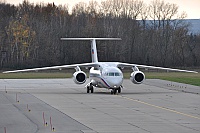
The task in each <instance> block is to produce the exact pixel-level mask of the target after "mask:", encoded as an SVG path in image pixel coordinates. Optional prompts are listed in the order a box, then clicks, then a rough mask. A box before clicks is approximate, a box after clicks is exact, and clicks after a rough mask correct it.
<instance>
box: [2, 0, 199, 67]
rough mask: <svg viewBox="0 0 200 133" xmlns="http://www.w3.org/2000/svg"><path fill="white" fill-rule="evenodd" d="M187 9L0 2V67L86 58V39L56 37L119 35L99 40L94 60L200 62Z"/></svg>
mask: <svg viewBox="0 0 200 133" xmlns="http://www.w3.org/2000/svg"><path fill="white" fill-rule="evenodd" d="M186 16H187V14H186V13H185V12H182V13H180V12H179V8H178V6H177V5H176V4H173V3H166V2H164V1H160V0H154V1H152V2H151V3H150V4H146V3H145V2H144V1H142V0H104V1H102V2H101V3H98V2H96V1H94V0H91V1H90V2H89V3H88V4H87V3H83V2H80V3H77V4H76V5H74V6H73V7H72V9H69V6H68V4H67V3H66V5H55V4H54V3H39V4H35V3H30V2H29V1H27V0H25V1H23V2H22V4H19V5H11V4H8V3H5V2H0V52H1V53H0V59H1V64H0V70H5V69H23V68H33V67H43V66H54V65H64V64H73V63H83V62H91V56H90V42H87V41H86V42H82V41H61V40H60V38H61V37H119V38H122V41H98V42H97V49H98V58H99V61H120V62H128V63H135V64H146V65H155V66H164V67H181V68H183V67H198V66H200V52H199V51H200V35H194V34H192V33H189V30H188V28H189V26H190V24H189V23H186V22H185V21H183V20H184V19H185V18H186Z"/></svg>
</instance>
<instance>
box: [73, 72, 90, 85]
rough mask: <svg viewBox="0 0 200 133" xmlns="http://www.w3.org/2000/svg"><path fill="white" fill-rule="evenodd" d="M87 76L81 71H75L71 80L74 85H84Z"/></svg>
mask: <svg viewBox="0 0 200 133" xmlns="http://www.w3.org/2000/svg"><path fill="white" fill-rule="evenodd" d="M86 79H87V76H86V74H85V73H84V72H83V71H77V72H75V73H74V74H73V80H74V82H75V83H76V84H84V83H85V82H86Z"/></svg>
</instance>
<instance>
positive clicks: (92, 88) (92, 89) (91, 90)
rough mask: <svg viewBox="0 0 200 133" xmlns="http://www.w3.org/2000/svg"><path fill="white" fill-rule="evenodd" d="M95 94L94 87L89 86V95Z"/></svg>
mask: <svg viewBox="0 0 200 133" xmlns="http://www.w3.org/2000/svg"><path fill="white" fill-rule="evenodd" d="M90 92H91V93H94V87H93V86H92V85H89V86H87V93H90Z"/></svg>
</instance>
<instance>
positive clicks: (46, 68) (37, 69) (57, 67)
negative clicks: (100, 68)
mask: <svg viewBox="0 0 200 133" xmlns="http://www.w3.org/2000/svg"><path fill="white" fill-rule="evenodd" d="M97 65H98V64H97V63H82V64H72V65H62V66H51V67H41V68H31V69H22V70H13V71H5V72H3V73H17V72H28V71H39V70H50V69H63V68H75V67H77V66H78V67H85V68H87V67H95V66H97Z"/></svg>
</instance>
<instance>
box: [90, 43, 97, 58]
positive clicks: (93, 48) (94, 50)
mask: <svg viewBox="0 0 200 133" xmlns="http://www.w3.org/2000/svg"><path fill="white" fill-rule="evenodd" d="M91 56H92V62H98V57H97V46H96V40H95V39H92V40H91Z"/></svg>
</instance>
